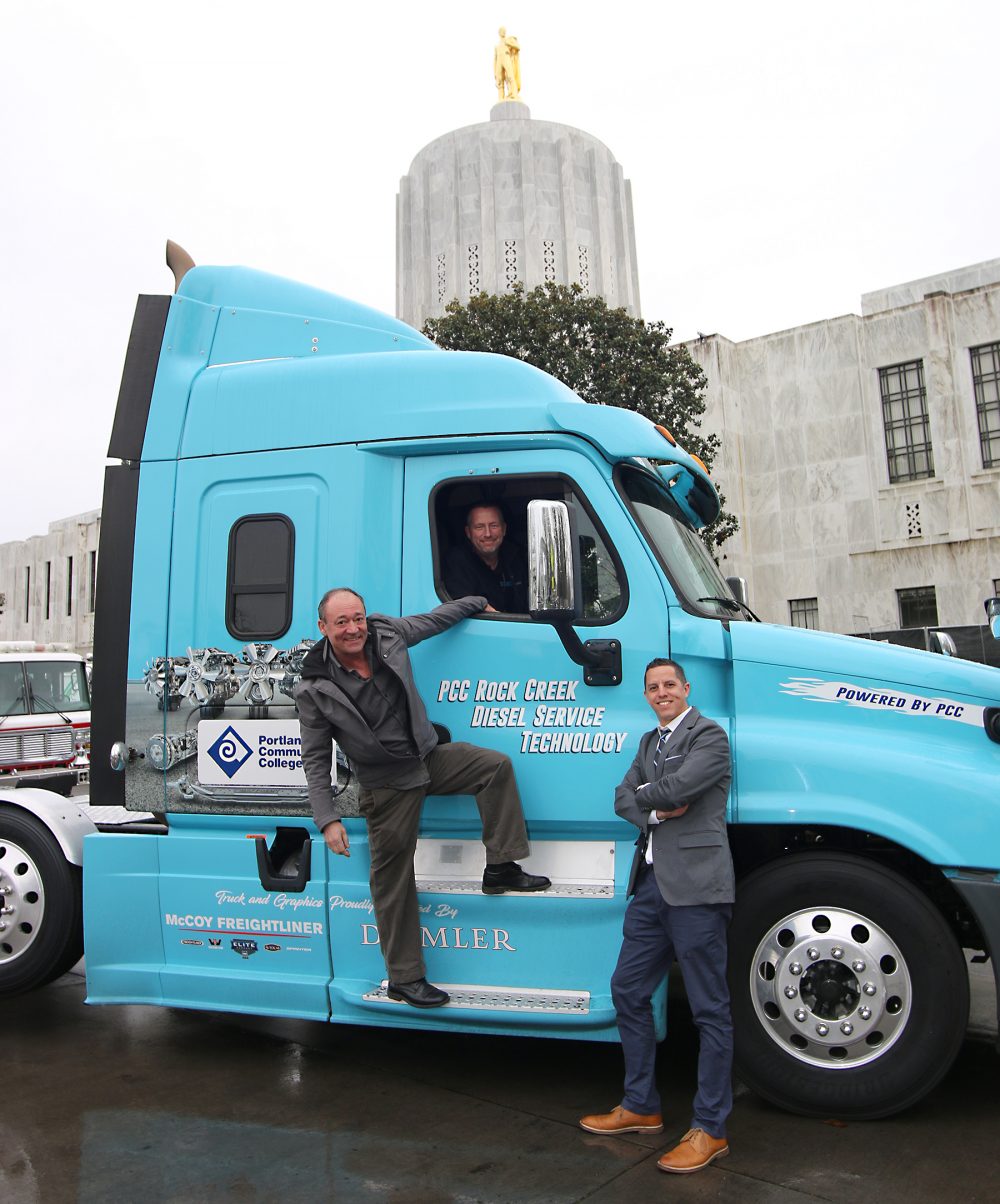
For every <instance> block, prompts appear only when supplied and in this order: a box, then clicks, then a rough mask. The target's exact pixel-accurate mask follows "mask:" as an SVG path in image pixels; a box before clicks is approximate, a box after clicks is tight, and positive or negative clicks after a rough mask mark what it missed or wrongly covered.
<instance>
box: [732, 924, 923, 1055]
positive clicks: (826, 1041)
mask: <svg viewBox="0 0 1000 1204" xmlns="http://www.w3.org/2000/svg"><path fill="white" fill-rule="evenodd" d="M750 993H751V997H752V999H753V1004H754V1009H755V1011H756V1013H757V1018H758V1020H759V1021H760V1024H761V1026H762V1028H763V1029H764V1031H765V1032H766V1033H767V1034H768V1036H770V1037H771V1039H772V1040H773V1041H774V1042H775V1043H776V1044H777V1045H779V1046H781V1048H782V1049H783V1050H784V1051H785V1052H786V1053H787V1054H790V1055H791V1056H792V1057H793V1058H795V1059H796V1060H797V1061H799V1062H804V1063H806V1064H808V1065H810V1066H820V1067H822V1068H823V1069H824V1070H835V1069H837V1068H846V1067H852V1066H863V1065H865V1064H866V1063H868V1062H873V1061H875V1060H876V1059H877V1058H880V1057H882V1056H883V1055H884V1054H885V1053H886V1052H887V1051H888V1050H889V1049H891V1048H892V1046H893V1045H894V1044H895V1042H896V1041H897V1040H898V1039H899V1037H900V1036H901V1035H902V1033H903V1031H904V1030H905V1028H906V1023H907V1020H908V1019H909V1015H910V1008H911V1004H912V990H911V984H910V974H909V970H908V969H907V966H906V962H905V960H904V958H903V955H902V953H901V952H900V950H899V947H898V946H897V945H896V943H895V941H893V940H892V939H891V937H890V936H889V935H888V933H887V932H886V931H885V930H884V929H883V928H881V927H879V925H878V924H876V923H874V921H872V920H870V919H869V918H868V917H867V916H863V915H861V914H860V913H857V912H853V911H845V910H844V909H842V908H839V907H811V908H808V909H803V910H801V911H794V912H791V913H790V914H789V915H787V916H785V917H784V919H782V920H779V921H778V923H777V924H775V925H773V927H771V928H770V929H769V930H768V932H767V933H766V934H765V936H764V939H763V940H762V941H761V942H760V944H759V945H758V946H757V950H756V952H755V954H754V957H753V962H752V964H751V967H750Z"/></svg>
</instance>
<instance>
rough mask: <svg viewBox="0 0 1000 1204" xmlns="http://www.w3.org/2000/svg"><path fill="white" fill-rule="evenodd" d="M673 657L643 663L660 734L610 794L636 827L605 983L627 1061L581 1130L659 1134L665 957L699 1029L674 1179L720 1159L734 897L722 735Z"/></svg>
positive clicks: (729, 1056) (727, 1089) (648, 739)
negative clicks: (614, 1097)
mask: <svg viewBox="0 0 1000 1204" xmlns="http://www.w3.org/2000/svg"><path fill="white" fill-rule="evenodd" d="M690 691H691V686H690V684H689V683H688V681H687V678H686V677H685V675H684V670H683V669H682V668H681V666H680V665H678V664H677V663H676V662H675V661H670V660H665V659H657V660H653V661H650V663H649V665H648V666H647V667H646V675H645V690H644V693H645V697H646V701H647V702H648V703H649V705H650V706H651V707H652V709H653V711H654V713H655V714H656V718H657V726H656V727H655V728H653V730H652V731H650V732H647V733H646V734H645V735H644V736H643V737H642V739H641V741H640V742H639V751H638V753H637V754H636V758H635V760H634V761H633V762H632V765H631V768H630V769H629V771H628V773H627V774H626V775H625V777H624V779H623V781H622V783H621V785H620V786H619V787H618V789H617V790H616V791H615V810H616V811H617V812H618V814H619V815H620V816H621V817H622V818H623V819H627V820H628V821H629V823H631V824H634V825H635V827H636V828H638V829H639V838H638V840H637V841H636V855H635V860H634V861H633V864H632V872H631V875H630V877H629V884H628V891H627V894H628V895H629V896H631V902H630V903H629V906H628V909H627V911H626V912H625V924H624V927H623V941H622V948H621V953H620V954H619V957H618V965H617V967H616V968H615V972H614V975H613V976H612V979H611V996H612V999H613V1000H614V1004H615V1011H616V1013H617V1017H618V1031H619V1033H620V1034H621V1041H622V1051H623V1053H624V1055H625V1094H624V1097H623V1099H622V1102H621V1104H620V1105H619V1106H618V1107H616V1108H614V1109H613V1110H612V1111H611V1112H608V1113H604V1114H600V1115H595V1116H585V1117H584V1118H583V1119H582V1120H581V1121H580V1124H581V1126H582V1127H583V1128H584V1129H586V1130H587V1131H588V1132H590V1133H603V1134H616V1133H659V1132H661V1131H662V1129H663V1117H662V1115H661V1113H660V1097H659V1093H658V1091H657V1089H656V1032H655V1025H654V1021H653V1012H652V1007H651V1000H652V996H653V992H654V991H655V990H656V988H657V986H658V985H659V984H660V982H662V980H663V977H664V975H665V974H666V973H667V971H668V970H669V969H670V966H671V965H672V964H673V962H674V959H675V958H676V960H677V961H678V962H679V963H680V967H681V973H682V974H683V975H684V985H685V987H686V988H687V996H688V1001H689V1003H690V1005H691V1011H692V1014H693V1016H694V1021H695V1024H696V1025H697V1026H698V1037H699V1045H700V1052H699V1056H698V1091H697V1094H696V1096H695V1100H694V1111H693V1115H692V1119H691V1125H690V1128H689V1130H688V1132H687V1133H686V1134H685V1135H684V1136H683V1137H682V1138H681V1140H680V1142H679V1143H678V1144H677V1145H676V1146H675V1147H674V1149H672V1150H670V1151H669V1152H668V1153H666V1154H664V1155H663V1157H662V1158H661V1159H660V1160H659V1162H658V1163H657V1166H658V1167H659V1168H660V1170H663V1171H671V1172H674V1173H679V1174H686V1173H690V1172H691V1171H698V1170H701V1169H702V1167H705V1166H708V1164H709V1163H710V1162H713V1161H714V1160H715V1159H716V1158H721V1157H722V1156H723V1155H725V1154H728V1153H729V1144H728V1142H727V1140H726V1118H727V1117H728V1115H729V1112H730V1110H731V1108H732V1102H733V1100H732V1081H731V1079H732V1061H733V1026H732V1019H731V1017H730V1011H729V990H728V987H727V984H726V930H727V928H728V926H729V921H730V919H731V918H732V904H733V899H734V878H733V860H732V856H731V855H730V852H729V843H728V840H727V838H726V799H727V797H728V795H729V783H730V781H731V779H732V767H731V762H730V755H729V739H728V737H727V736H726V733H725V732H724V731H723V730H722V728H721V727H719V725H718V724H717V723H713V722H712V720H711V719H706V718H705V717H704V716H703V715H701V714H699V712H698V711H697V710H696V709H695V708H694V707H692V706H690V705H689V702H688V695H689V694H690Z"/></svg>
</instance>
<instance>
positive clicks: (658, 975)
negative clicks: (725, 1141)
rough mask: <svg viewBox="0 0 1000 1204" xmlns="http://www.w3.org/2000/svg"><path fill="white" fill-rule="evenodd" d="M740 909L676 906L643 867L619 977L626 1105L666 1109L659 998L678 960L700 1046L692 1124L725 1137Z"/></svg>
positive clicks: (616, 990)
mask: <svg viewBox="0 0 1000 1204" xmlns="http://www.w3.org/2000/svg"><path fill="white" fill-rule="evenodd" d="M732 910H733V909H732V905H731V904H729V903H708V904H702V905H699V906H695V907H673V906H671V905H670V904H669V903H667V902H666V900H665V899H664V898H663V896H662V895H661V894H660V888H659V887H658V886H657V884H656V875H655V874H654V873H653V871H652V869H646V868H643V869H641V870H640V872H639V880H638V882H637V884H636V891H635V895H634V896H633V898H632V901H631V903H629V905H628V910H627V911H626V912H625V924H624V927H623V929H622V935H623V938H624V939H623V941H622V948H621V953H620V954H619V955H618V965H617V966H616V967H615V972H614V974H613V976H612V978H611V997H612V999H613V1001H614V1005H615V1012H616V1013H617V1017H618V1032H619V1033H620V1035H621V1042H622V1052H623V1053H624V1055H625V1096H624V1098H623V1100H622V1107H624V1108H627V1109H628V1110H629V1111H630V1112H639V1113H641V1114H643V1115H650V1114H652V1113H657V1112H659V1111H660V1095H659V1092H658V1091H657V1089H656V1032H655V1027H654V1024H653V1011H652V1006H651V999H652V995H653V992H654V991H655V990H656V988H657V986H658V985H659V984H660V982H661V981H662V980H663V976H664V975H665V974H666V973H667V971H668V970H669V969H670V967H671V965H672V964H673V962H674V960H675V958H676V960H677V961H678V962H679V963H680V967H681V973H682V974H683V976H684V986H685V988H686V990H687V997H688V1002H689V1003H690V1005H691V1012H692V1015H693V1017H694V1022H695V1024H696V1025H697V1027H698V1038H699V1046H700V1049H699V1054H698V1093H697V1095H696V1096H695V1100H694V1112H693V1115H692V1118H691V1126H690V1127H691V1128H692V1129H704V1130H705V1132H706V1133H708V1134H709V1136H710V1137H725V1135H726V1118H727V1117H728V1115H729V1113H730V1111H731V1110H732V1106H733V1088H732V1066H733V1023H732V1018H731V1016H730V1012H729V988H728V985H727V983H726V929H727V928H728V926H729V921H730V919H731V918H732Z"/></svg>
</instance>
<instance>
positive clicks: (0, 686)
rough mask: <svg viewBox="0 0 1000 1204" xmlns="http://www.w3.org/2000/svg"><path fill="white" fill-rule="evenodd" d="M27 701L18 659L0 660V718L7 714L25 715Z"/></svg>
mask: <svg viewBox="0 0 1000 1204" xmlns="http://www.w3.org/2000/svg"><path fill="white" fill-rule="evenodd" d="M27 713H28V703H27V699H26V698H25V694H24V672H23V670H22V669H21V662H20V661H3V662H0V718H4V717H5V716H7V715H26V714H27Z"/></svg>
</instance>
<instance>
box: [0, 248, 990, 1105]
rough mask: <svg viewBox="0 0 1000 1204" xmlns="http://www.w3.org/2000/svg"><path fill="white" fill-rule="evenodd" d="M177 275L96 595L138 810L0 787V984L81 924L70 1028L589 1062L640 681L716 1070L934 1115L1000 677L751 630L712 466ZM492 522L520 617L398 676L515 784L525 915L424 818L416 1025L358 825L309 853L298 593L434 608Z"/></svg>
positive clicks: (475, 374) (467, 370)
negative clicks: (310, 1025)
mask: <svg viewBox="0 0 1000 1204" xmlns="http://www.w3.org/2000/svg"><path fill="white" fill-rule="evenodd" d="M177 276H178V284H177V290H176V293H175V294H174V295H173V296H171V297H142V298H140V300H139V304H138V307H137V310H136V317H135V322H134V326H133V330H132V335H131V340H130V343H129V348H128V353H127V357H126V364H125V370H124V374H123V381H122V387H121V393H120V396H119V401H118V409H117V413H116V417H115V423H114V430H113V433H112V438H111V445H110V451H109V455H110V457H111V458H112V459H114V460H117V461H120V465H116V466H114V467H110V468H108V470H107V480H106V490H105V499H104V509H103V517H102V535H101V540H102V542H101V555H100V574H99V581H98V609H97V630H96V636H95V668H94V699H95V701H94V712H93V755H92V775H91V778H92V780H91V791H92V793H91V802H92V803H94V804H103V805H109V806H110V805H123V806H124V807H126V808H128V809H129V810H130V811H134V812H136V813H137V815H138V814H139V813H142V814H143V815H145V817H146V818H145V819H143V820H137V822H135V823H134V824H131V825H126V826H125V827H123V828H120V829H119V830H117V831H115V832H109V831H104V830H102V831H97V830H95V829H94V826H93V824H91V823H90V821H89V820H88V819H87V818H86V817H85V816H84V815H83V814H81V813H80V812H79V811H78V810H77V809H76V808H75V807H74V805H73V804H72V801H71V800H63V799H58V800H55V799H53V798H52V797H51V796H48V795H46V793H45V792H44V791H33V790H21V791H18V792H16V793H11V794H9V795H5V796H3V801H2V803H0V891H2V892H3V895H4V903H5V906H4V907H3V922H2V924H0V928H2V929H3V931H0V991H2V992H8V993H9V992H13V991H18V990H25V989H28V988H30V987H32V986H37V985H39V984H41V983H43V982H45V981H48V980H50V979H51V978H52V977H53V976H55V975H56V974H58V973H60V972H62V971H63V970H64V969H65V968H66V967H67V965H69V964H72V961H73V960H74V959H75V957H77V956H78V955H79V950H80V939H81V938H80V920H81V916H82V919H83V926H84V929H85V946H86V966H87V988H88V1002H90V1003H95V1004H101V1003H108V1004H110V1003H147V1004H164V1005H168V1006H172V1007H187V1008H201V1009H212V1010H221V1011H233V1012H244V1013H255V1014H261V1015H273V1016H282V1017H302V1018H310V1019H315V1020H317V1021H325V1022H334V1023H346V1024H371V1025H385V1026H401V1027H402V1026H405V1027H410V1028H425V1029H439V1030H440V1029H443V1030H453V1031H472V1032H478V1033H493V1034H497V1035H503V1034H518V1035H526V1034H530V1035H536V1036H540V1037H550V1038H555V1037H563V1038H572V1039H591V1040H602V1041H608V1040H615V1039H616V1029H615V1023H614V1012H613V1008H612V1004H611V999H610V991H609V980H610V976H611V971H612V968H613V966H614V963H615V959H616V956H617V951H618V946H619V942H620V931H621V922H622V915H623V911H624V908H625V884H626V881H627V876H628V868H629V864H630V861H631V858H632V852H633V837H634V833H633V832H632V831H631V830H630V829H629V827H628V825H626V824H625V823H624V822H622V821H620V820H619V819H618V818H617V817H616V816H615V814H614V811H613V807H612V796H613V790H614V786H615V784H616V783H617V782H618V781H619V780H620V778H621V777H622V775H623V774H624V772H625V769H626V768H627V766H628V764H629V762H630V758H631V757H632V755H633V754H634V751H635V748H636V746H637V742H638V739H639V736H640V734H641V733H642V732H643V731H644V730H646V729H647V728H648V726H649V725H650V717H649V712H648V708H647V707H646V704H645V702H644V701H643V697H642V680H643V668H644V666H645V664H646V663H647V661H649V660H650V659H651V658H653V657H655V656H663V655H670V656H672V657H676V658H677V659H678V660H679V661H680V662H681V663H682V664H683V665H684V667H685V669H686V671H687V673H688V676H689V678H690V680H691V682H692V697H693V698H694V699H695V700H696V702H697V705H698V706H699V707H700V708H701V710H702V711H704V712H705V713H706V714H708V715H710V716H711V717H712V718H713V719H715V720H717V721H718V722H719V723H720V724H722V725H723V727H725V728H726V730H727V731H728V733H729V736H730V740H731V743H732V749H733V761H734V775H733V786H732V794H731V798H730V802H729V807H730V813H729V819H730V823H731V843H732V847H733V851H734V857H735V861H736V865H737V872H738V877H739V894H738V902H737V906H736V911H735V918H734V922H733V926H732V931H731V944H730V967H729V970H730V977H731V983H732V991H733V1008H734V1019H735V1024H736V1031H737V1057H738V1073H739V1075H740V1077H741V1078H742V1079H743V1080H744V1081H745V1082H746V1083H747V1084H748V1085H749V1086H750V1087H751V1088H752V1089H754V1090H755V1091H757V1092H759V1093H760V1094H762V1095H763V1096H765V1097H767V1098H768V1099H770V1100H772V1101H774V1102H776V1103H778V1104H780V1105H782V1106H784V1107H787V1108H790V1109H793V1110H797V1111H800V1112H803V1113H806V1114H814V1115H824V1116H825V1115H831V1114H834V1115H842V1116H856V1117H873V1116H880V1115H886V1114H889V1113H891V1112H894V1111H897V1110H899V1109H901V1108H904V1107H906V1106H907V1105H909V1104H911V1103H912V1102H913V1101H915V1100H916V1099H918V1098H919V1097H920V1096H921V1095H922V1094H923V1093H924V1092H926V1091H927V1090H929V1089H930V1088H931V1087H932V1086H933V1085H934V1084H935V1083H936V1082H937V1081H938V1080H939V1079H940V1077H941V1076H942V1075H943V1074H944V1073H945V1072H946V1070H947V1069H948V1067H949V1065H950V1064H951V1062H952V1059H953V1058H954V1056H955V1054H956V1051H957V1049H958V1047H959V1044H960V1042H961V1041H962V1038H963V1035H964V1032H965V1026H966V1020H967V1013H968V977H967V970H966V963H965V959H964V956H963V949H970V950H976V951H979V952H980V954H984V955H995V954H996V952H997V950H998V949H1000V811H998V806H997V802H996V793H997V782H998V780H1000V743H998V741H1000V673H998V672H997V671H995V670H992V669H988V668H985V667H982V666H979V665H975V664H971V663H968V662H964V661H957V660H955V659H950V658H946V657H942V656H934V655H931V654H928V653H922V652H911V651H908V650H905V649H900V648H895V647H889V646H883V645H874V644H872V643H870V642H867V641H861V640H855V639H852V638H849V637H842V636H835V635H828V634H824V633H820V632H813V631H805V630H798V629H790V628H786V627H779V626H773V625H770V624H767V623H762V622H759V621H755V617H754V616H753V615H752V613H751V612H750V611H749V610H748V609H747V608H746V605H745V602H744V601H743V600H741V599H739V598H738V596H737V594H738V591H736V592H734V591H733V590H732V589H731V588H730V585H729V584H727V582H726V581H725V580H723V578H722V577H721V576H720V573H719V571H718V569H717V567H716V565H715V563H714V561H713V560H712V558H711V556H710V555H709V554H708V553H707V552H706V550H705V547H704V545H703V543H702V542H701V540H700V538H699V536H698V529H699V528H700V527H701V526H703V525H704V524H705V523H707V522H710V521H711V520H712V519H713V518H714V516H715V514H716V513H717V510H718V505H719V503H718V497H717V494H716V492H715V490H714V489H713V487H712V484H711V482H710V480H709V477H708V475H707V473H706V472H705V470H704V467H703V466H702V465H701V464H700V462H699V461H697V460H696V459H695V458H694V457H692V456H691V455H688V454H687V453H686V452H685V451H684V450H682V448H680V447H679V446H677V444H676V443H675V442H674V441H673V439H672V438H671V437H670V435H669V434H668V433H667V432H665V431H663V430H662V429H661V428H658V427H655V426H654V425H653V424H652V423H650V422H648V421H647V420H646V419H644V418H642V417H639V416H637V415H635V414H633V413H629V412H625V411H622V410H619V409H616V408H612V407H602V406H593V405H587V404H584V403H583V402H581V401H580V399H579V398H578V397H576V396H575V394H573V393H572V392H571V391H570V390H569V389H567V388H565V387H564V386H563V385H561V384H559V383H558V382H556V381H555V380H553V379H552V378H550V377H548V376H547V375H545V374H544V373H542V372H540V371H538V370H536V369H534V368H532V367H530V366H528V365H526V364H523V363H520V362H518V361H516V360H512V359H507V358H504V357H500V356H492V355H482V354H471V353H460V352H444V351H441V350H439V349H437V348H435V347H434V346H433V345H432V344H431V343H429V342H428V341H427V340H425V339H424V338H423V337H422V336H421V335H420V334H418V333H417V332H416V331H414V330H412V329H410V328H409V327H407V326H405V325H403V324H401V323H400V322H398V321H395V320H394V319H392V318H389V317H386V316H384V315H382V314H379V313H376V312H374V311H372V310H369V309H367V308H364V307H362V306H359V305H356V304H352V303H351V302H349V301H346V300H343V299H341V298H339V297H336V296H333V295H330V294H327V293H324V292H320V291H317V290H315V289H312V288H309V287H305V286H303V285H299V284H295V283H292V282H290V281H286V280H282V279H278V278H275V277H270V276H267V275H263V274H261V273H257V272H253V271H249V270H246V269H242V268H211V267H190V269H189V270H187V271H186V274H185V273H184V269H183V268H178V269H177ZM483 501H485V502H490V503H493V502H495V503H497V504H500V505H502V507H503V508H504V511H505V513H506V515H507V520H508V524H509V532H508V538H510V539H512V540H514V541H515V542H516V543H518V544H521V545H523V548H524V551H525V555H526V556H527V557H528V558H529V563H530V565H531V566H532V568H531V612H532V613H531V614H530V615H503V614H487V615H482V616H478V617H476V618H473V619H470V620H467V621H465V622H463V623H461V624H460V625H459V626H457V627H456V628H453V629H452V630H450V631H449V632H447V633H445V634H444V635H442V636H440V637H438V638H436V639H434V640H432V641H429V642H427V643H425V644H422V645H420V646H418V647H416V648H415V649H414V650H413V654H412V656H413V664H414V668H415V672H416V674H417V678H418V685H419V687H420V689H421V692H422V694H423V697H424V698H425V699H426V701H427V705H428V712H429V715H430V717H431V719H432V720H433V721H434V722H435V723H437V724H439V725H440V727H441V729H442V734H443V736H444V738H448V737H450V738H452V739H459V740H470V741H473V742H476V743H480V744H485V745H489V746H492V747H495V748H497V749H500V750H502V751H503V752H506V753H508V754H509V755H510V756H511V757H512V759H513V761H514V764H515V768H516V771H517V776H518V781H519V784H520V788H521V793H522V796H523V799H524V807H525V813H526V816H527V820H528V826H529V830H530V835H531V840H532V857H531V859H530V860H529V861H528V862H527V863H526V864H527V865H528V868H534V867H537V868H539V869H542V870H544V872H545V873H546V874H549V875H550V876H551V877H552V879H553V887H552V889H551V890H549V891H547V892H545V893H544V894H540V895H523V896H511V895H508V896H501V897H488V896H484V895H483V894H482V893H481V891H480V889H479V880H480V875H481V871H482V865H483V850H482V845H481V842H480V839H479V821H478V816H477V813H476V810H475V806H474V802H473V800H472V799H471V798H465V797H451V798H429V799H428V800H427V802H426V805H425V808H424V813H423V820H422V827H421V840H420V844H419V848H418V852H417V877H418V888H419V892H420V902H421V910H422V926H423V942H424V946H425V951H426V958H427V963H428V973H429V976H430V978H431V980H432V981H434V982H435V983H439V984H440V985H442V986H443V987H445V988H446V989H447V990H448V991H449V993H450V994H451V1003H450V1004H449V1005H448V1006H447V1007H445V1008H442V1009H439V1010H435V1011H431V1012H420V1011H416V1010H414V1009H411V1008H407V1007H406V1006H405V1005H403V1004H400V1003H396V1002H394V1001H392V1000H390V999H388V998H387V995H386V991H385V970H384V966H383V962H382V958H381V956H380V953H379V946H378V931H377V926H376V924H375V919H374V915H373V912H372V905H371V899H370V893H369V887H368V856H367V845H366V833H365V825H364V823H363V822H362V821H361V820H359V819H348V821H347V822H348V828H349V830H350V836H351V847H352V853H353V856H352V857H351V858H350V860H347V859H344V858H340V857H334V856H332V855H330V854H329V853H328V851H327V850H326V847H325V845H324V843H323V841H322V838H321V837H320V835H319V833H318V832H317V831H316V829H315V827H314V825H313V824H312V821H311V817H310V815H309V811H308V807H307V805H306V801H305V780H304V776H303V773H302V768H301V760H300V757H299V748H298V725H297V721H296V712H295V706H294V700H293V690H294V685H295V682H296V681H297V679H298V673H299V671H300V669H301V662H302V657H303V656H304V654H305V651H306V650H307V649H308V647H309V643H310V640H311V639H312V638H315V637H316V635H317V632H316V623H315V619H316V603H317V600H318V599H319V597H320V595H321V594H322V593H323V592H324V590H325V589H326V588H327V587H329V586H331V585H337V584H347V585H351V586H352V587H354V588H355V589H357V590H359V591H360V592H361V593H362V594H363V595H364V597H365V599H366V601H367V604H368V606H369V609H371V610H376V611H382V612H388V613H392V614H413V613H418V612H423V611H427V610H430V609H431V608H432V607H434V606H436V605H438V604H439V603H440V602H441V601H442V600H443V599H445V598H447V596H448V595H447V592H446V589H445V586H444V584H443V580H442V563H443V559H444V557H445V556H446V555H447V552H448V549H449V548H450V547H451V546H452V545H453V544H454V542H455V541H457V540H461V539H462V538H463V522H464V516H465V513H466V510H467V508H468V507H469V506H470V505H471V504H473V503H475V502H483ZM338 783H339V787H340V788H343V789H344V790H345V792H346V798H347V800H348V801H349V800H350V798H351V797H352V791H353V789H354V786H353V783H352V782H351V780H350V775H349V770H348V769H346V768H345V766H344V765H341V766H340V767H339V770H338ZM150 813H151V814H152V817H153V818H152V819H151V818H150ZM81 867H82V874H81ZM81 877H82V884H83V893H82V899H81V894H80V883H81Z"/></svg>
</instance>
